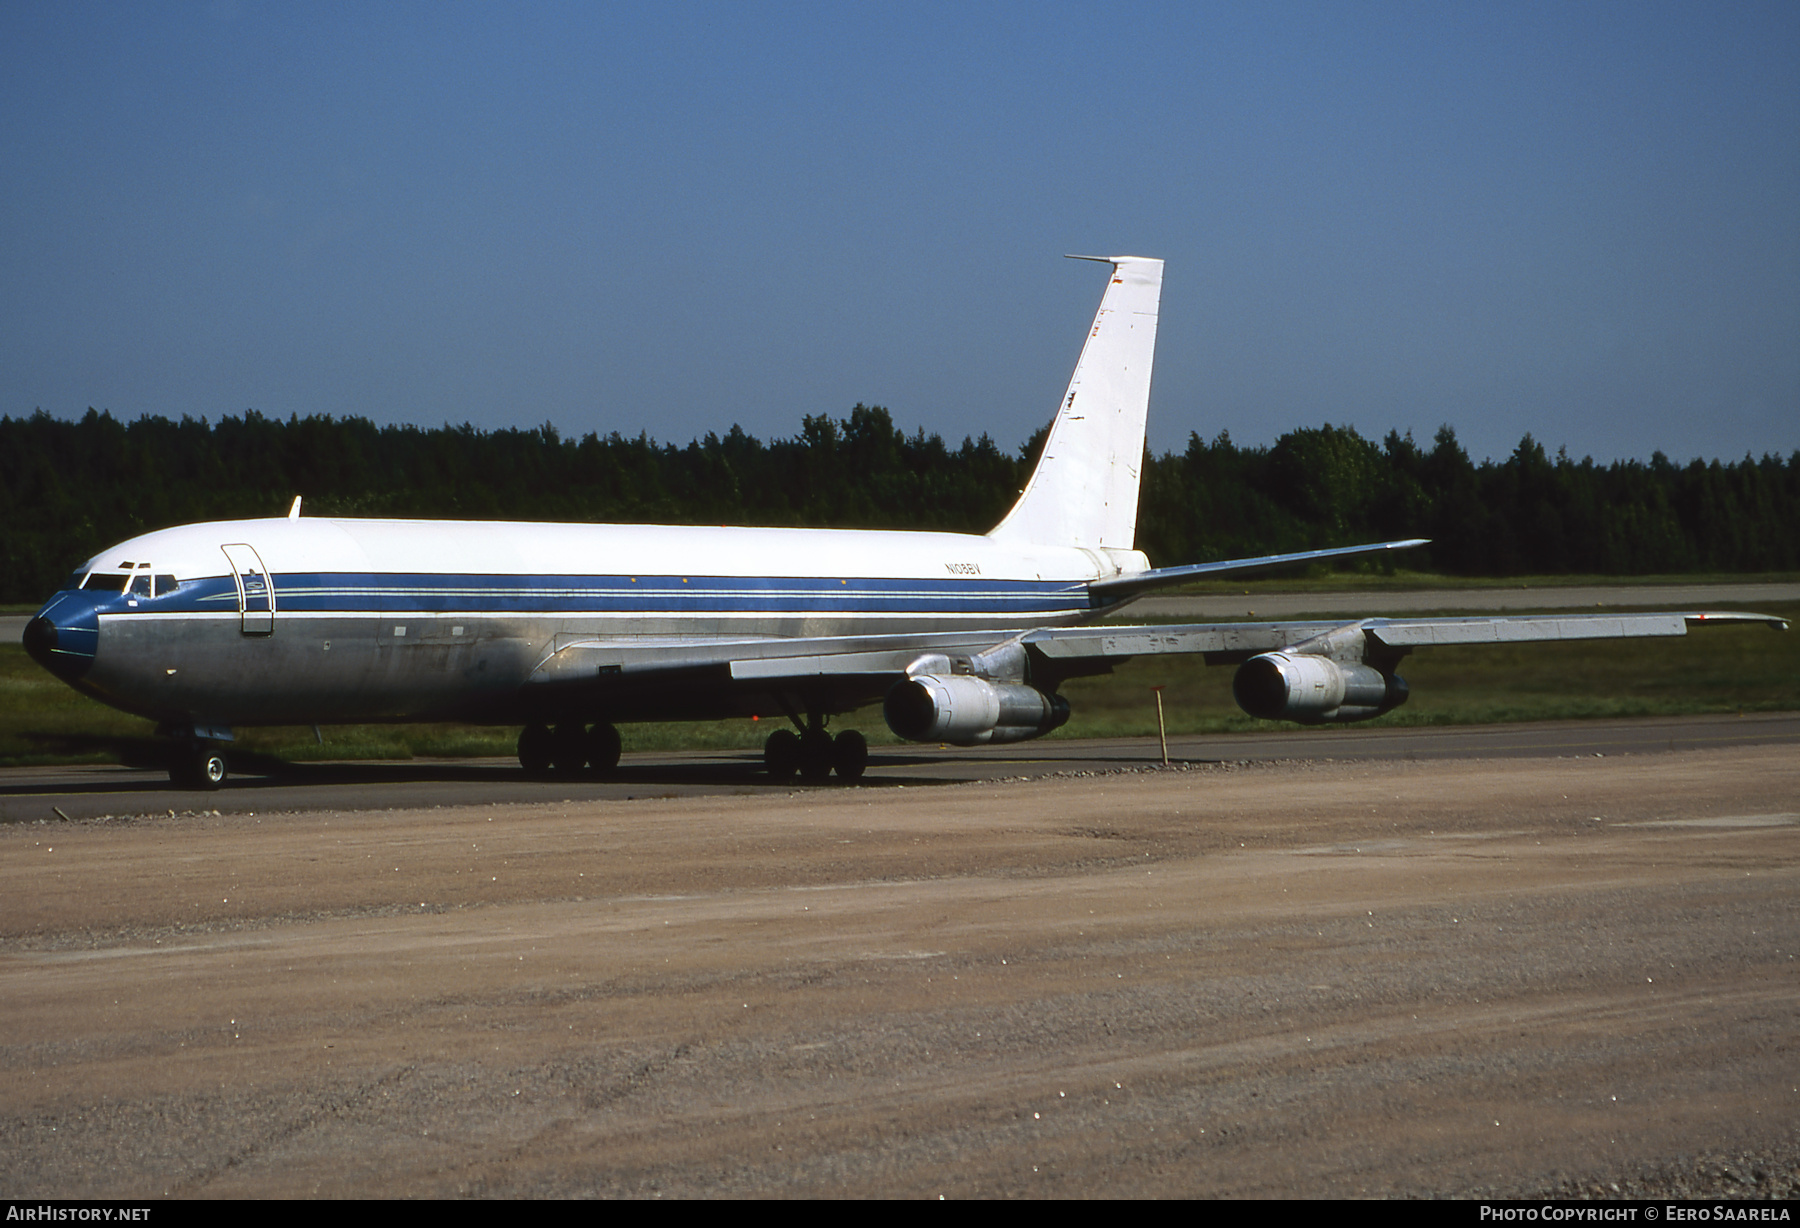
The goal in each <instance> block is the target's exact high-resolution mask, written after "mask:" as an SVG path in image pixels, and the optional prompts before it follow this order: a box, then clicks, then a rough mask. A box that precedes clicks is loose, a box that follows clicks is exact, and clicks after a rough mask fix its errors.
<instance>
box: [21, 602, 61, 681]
mask: <svg viewBox="0 0 1800 1228" xmlns="http://www.w3.org/2000/svg"><path fill="white" fill-rule="evenodd" d="M24 643H25V651H26V652H28V653H30V654H31V659H32V660H33V661H36V662H37V663H38V664H39V665H42V666H43V667H44V668H45V669H49V668H50V654H51V653H53V652H55V651H56V624H55V623H53V622H51V621H50V620H49V619H47V618H45V617H44V616H43V615H42V614H39V615H38V616H37V617H36V618H34V619H32V620H31V621H30V622H28V623H26V624H25V636H24Z"/></svg>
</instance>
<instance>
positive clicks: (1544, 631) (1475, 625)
mask: <svg viewBox="0 0 1800 1228" xmlns="http://www.w3.org/2000/svg"><path fill="white" fill-rule="evenodd" d="M1712 623H1762V624H1764V625H1766V626H1769V627H1772V628H1774V629H1775V630H1778V631H1785V630H1787V625H1788V624H1787V620H1786V619H1784V618H1778V617H1775V616H1774V615H1771V614H1752V613H1744V612H1741V611H1732V610H1722V611H1707V612H1699V611H1694V612H1672V613H1671V612H1664V613H1653V614H1515V615H1507V616H1503V617H1498V618H1369V619H1360V620H1353V621H1350V622H1341V621H1333V622H1288V623H1189V624H1172V625H1169V626H1117V627H1104V626H1102V627H1071V628H1067V629H1060V628H1046V629H1044V630H1041V631H1033V632H1031V633H1030V634H1029V635H1026V636H1025V637H1024V643H1025V644H1026V645H1027V646H1028V647H1029V648H1031V649H1032V651H1034V652H1037V653H1040V654H1042V655H1043V656H1045V657H1049V658H1051V659H1054V660H1064V661H1071V660H1080V659H1106V658H1117V659H1123V658H1125V657H1137V656H1154V655H1156V654H1159V653H1196V652H1197V653H1208V654H1215V655H1221V656H1222V659H1230V658H1233V657H1238V656H1241V655H1243V654H1255V653H1259V652H1275V651H1278V650H1280V649H1283V648H1291V647H1293V646H1295V645H1297V644H1301V643H1303V642H1305V641H1306V640H1310V639H1313V638H1314V637H1316V636H1320V635H1324V634H1326V633H1328V632H1332V631H1339V630H1361V631H1362V632H1363V633H1364V634H1366V635H1367V636H1369V637H1370V638H1371V639H1373V640H1374V641H1375V642H1377V643H1379V644H1381V645H1384V646H1385V647H1388V648H1398V649H1406V650H1410V649H1413V648H1425V647H1431V646H1434V645H1448V644H1507V643H1531V642H1541V643H1549V642H1552V641H1557V640H1601V639H1639V638H1650V637H1656V636H1674V635H1686V634H1687V629H1688V627H1689V626H1700V625H1705V624H1712Z"/></svg>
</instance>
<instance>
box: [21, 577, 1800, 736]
mask: <svg viewBox="0 0 1800 1228" xmlns="http://www.w3.org/2000/svg"><path fill="white" fill-rule="evenodd" d="M1769 612H1770V613H1775V614H1780V615H1783V616H1785V617H1787V618H1790V619H1793V620H1795V621H1796V622H1797V623H1800V606H1790V607H1786V608H1771V609H1770V610H1769ZM1400 673H1401V674H1402V675H1403V676H1404V677H1405V678H1406V679H1407V681H1408V682H1409V683H1410V684H1411V685H1412V699H1411V700H1410V702H1408V703H1407V705H1406V706H1405V707H1403V708H1401V709H1399V710H1398V711H1395V712H1392V713H1389V714H1388V715H1387V716H1384V717H1382V718H1380V720H1378V721H1374V722H1369V723H1370V724H1378V725H1448V724H1472V723H1487V722H1495V721H1527V720H1561V719H1571V718H1593V717H1610V716H1648V715H1679V714H1693V713H1707V712H1754V711H1774V710H1788V709H1796V708H1800V631H1790V632H1785V633H1782V632H1775V631H1770V630H1769V629H1768V628H1766V627H1761V626H1714V627H1703V628H1699V629H1697V630H1695V631H1693V632H1692V633H1690V634H1689V635H1687V636H1685V637H1683V638H1679V639H1655V640H1623V641H1607V640H1601V641H1588V642H1585V643H1562V644H1536V645H1530V644H1501V645H1485V646H1470V647H1452V648H1432V649H1428V650H1426V651H1424V652H1421V653H1418V654H1416V655H1414V656H1412V657H1409V658H1408V659H1407V660H1406V662H1405V663H1404V664H1402V666H1401V667H1400ZM1231 676H1232V669H1231V667H1229V666H1219V667H1213V668H1208V667H1207V666H1206V665H1205V664H1204V663H1203V662H1202V661H1201V660H1200V659H1199V658H1197V657H1176V656H1169V657H1155V658H1141V659H1138V660H1135V661H1130V662H1127V663H1125V664H1123V665H1121V666H1120V667H1119V668H1118V669H1117V670H1116V671H1115V672H1114V673H1112V674H1110V675H1104V676H1102V677H1098V678H1079V679H1073V680H1071V681H1070V682H1069V683H1068V684H1067V685H1066V686H1065V687H1064V688H1063V694H1065V695H1066V696H1067V697H1068V699H1069V702H1070V705H1071V707H1072V708H1073V716H1072V718H1071V719H1070V721H1069V724H1068V725H1067V726H1065V727H1064V728H1063V729H1061V730H1058V731H1057V733H1056V734H1055V735H1053V736H1056V737H1075V738H1080V737H1114V736H1136V735H1144V734H1153V733H1155V732H1156V705H1155V697H1154V694H1153V693H1152V691H1151V687H1153V686H1158V685H1160V686H1162V687H1163V688H1164V690H1163V703H1164V709H1165V712H1166V715H1167V719H1168V725H1169V731H1170V732H1171V733H1178V734H1184V733H1186V734H1191V733H1220V732H1230V731H1234V730H1251V729H1255V730H1262V731H1271V730H1292V731H1294V732H1295V733H1296V734H1297V735H1298V736H1306V734H1307V732H1308V731H1305V730H1301V729H1299V728H1298V727H1296V726H1291V725H1285V724H1277V723H1274V722H1268V721H1258V720H1255V719H1253V718H1251V717H1248V716H1245V715H1244V714H1243V713H1241V712H1239V711H1238V709H1237V707H1236V706H1235V705H1234V704H1233V703H1232V700H1231ZM774 727H775V726H774V725H772V724H771V723H770V721H769V720H768V719H764V720H762V721H749V720H737V721H701V722H690V723H669V724H654V725H626V726H623V727H622V728H621V729H620V733H621V735H622V736H623V740H624V743H625V749H626V750H627V751H659V750H677V749H699V748H737V747H742V748H751V747H756V746H760V745H761V743H762V739H763V738H764V737H765V736H767V734H768V733H769V731H770V730H771V729H772V728H774ZM833 727H834V728H838V729H846V728H849V729H860V730H862V731H863V732H864V733H865V734H866V735H867V736H868V738H869V741H870V742H871V743H874V744H876V745H882V744H891V743H893V742H894V741H895V739H894V737H893V735H892V734H890V733H889V732H888V731H887V728H886V726H885V725H884V724H883V723H882V720H881V714H880V711H879V709H878V708H867V709H864V710H863V711H861V712H857V713H853V714H851V715H849V716H846V717H840V718H838V719H837V720H835V721H834V722H833ZM323 733H324V739H325V740H324V744H323V745H320V744H319V743H318V742H317V741H315V739H314V736H313V731H312V730H311V729H310V728H304V727H302V728H277V729H247V730H241V731H239V739H240V745H241V746H243V747H244V748H245V749H247V750H252V751H256V752H260V753H263V754H270V755H276V756H279V757H282V758H287V759H296V760H307V759H404V758H408V757H411V756H414V755H420V756H433V757H435V756H471V757H473V756H486V755H511V754H513V752H514V743H515V741H516V739H517V737H518V730H517V728H491V727H484V726H471V725H350V726H330V727H327V728H325V729H324V731H323ZM151 734H152V725H151V723H150V722H149V721H144V720H139V719H137V718H135V717H130V716H125V715H124V714H122V713H118V712H114V711H113V710H112V709H110V708H107V707H105V706H104V705H102V704H99V703H97V702H95V701H93V700H91V699H88V698H86V697H84V696H82V695H79V694H77V693H76V692H75V691H73V690H71V689H70V688H69V687H67V686H65V685H64V684H63V683H61V682H59V681H58V680H57V679H55V678H53V677H52V676H51V675H49V674H48V673H46V672H44V671H43V670H42V669H40V668H39V667H38V666H37V665H36V664H35V663H34V662H33V661H31V659H30V658H28V657H27V656H26V655H25V652H24V650H23V649H22V648H20V647H19V646H17V645H12V644H5V645H0V765H19V764H29V763H68V762H109V761H118V760H121V759H123V760H127V761H130V760H131V759H133V758H134V750H137V749H140V748H141V747H143V746H144V745H146V744H147V743H148V740H149V739H150V737H151ZM1315 736H1316V735H1315Z"/></svg>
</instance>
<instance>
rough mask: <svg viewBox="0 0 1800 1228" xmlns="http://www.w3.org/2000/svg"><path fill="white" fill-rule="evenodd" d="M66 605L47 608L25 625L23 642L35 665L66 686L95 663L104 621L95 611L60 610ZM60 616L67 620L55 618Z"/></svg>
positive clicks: (54, 604) (52, 605)
mask: <svg viewBox="0 0 1800 1228" xmlns="http://www.w3.org/2000/svg"><path fill="white" fill-rule="evenodd" d="M66 604H67V603H57V602H52V603H51V605H49V606H46V607H45V608H44V611H43V613H41V614H39V615H38V616H37V617H36V618H34V619H32V620H31V621H30V622H28V623H26V624H25V634H24V635H23V636H22V637H21V640H22V642H23V643H24V645H25V651H26V652H27V653H29V654H30V656H31V659H32V660H33V661H36V662H37V663H38V664H39V665H41V666H43V667H44V668H45V669H47V670H49V671H50V672H51V673H53V674H55V675H56V676H57V677H58V678H61V679H62V680H63V681H64V682H74V681H75V680H76V679H77V678H80V677H81V676H82V675H83V674H85V673H87V672H88V667H89V666H91V665H92V664H93V663H94V651H95V649H96V647H97V646H98V644H99V639H100V620H99V619H98V618H96V617H95V615H94V611H93V609H92V608H91V607H78V608H75V609H59V606H60V605H66ZM59 612H60V613H62V614H64V615H66V616H67V617H64V618H63V620H62V622H60V623H59V622H58V621H57V618H56V617H55V616H56V615H57V614H58V613H59Z"/></svg>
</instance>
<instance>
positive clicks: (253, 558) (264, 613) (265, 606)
mask: <svg viewBox="0 0 1800 1228" xmlns="http://www.w3.org/2000/svg"><path fill="white" fill-rule="evenodd" d="M219 549H221V550H223V551H224V552H225V557H226V558H227V559H229V560H230V561H231V574H232V577H233V578H234V579H236V581H237V595H238V614H239V616H240V617H241V618H242V623H241V625H240V626H239V630H241V631H242V632H243V633H244V634H245V635H268V634H270V633H272V632H273V631H274V630H275V582H274V580H272V579H271V578H270V576H269V572H268V569H267V568H266V567H264V566H263V563H262V559H260V558H258V557H257V554H256V551H255V550H252V549H251V548H250V547H249V546H248V545H245V544H244V543H242V542H238V543H236V544H234V545H230V546H221V547H219Z"/></svg>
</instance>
